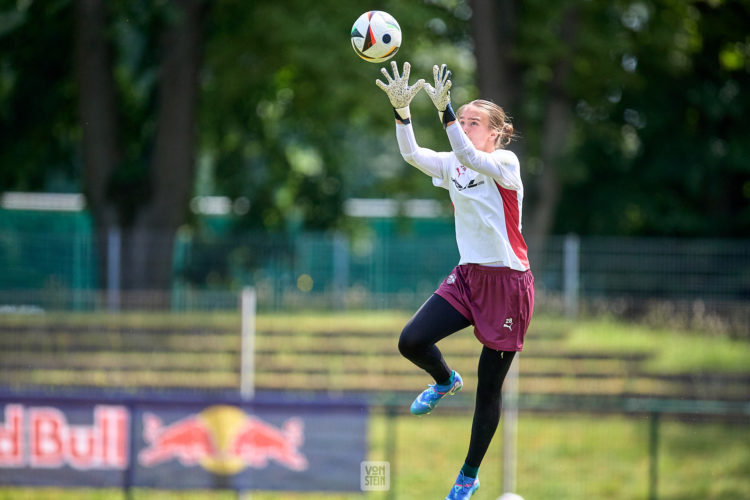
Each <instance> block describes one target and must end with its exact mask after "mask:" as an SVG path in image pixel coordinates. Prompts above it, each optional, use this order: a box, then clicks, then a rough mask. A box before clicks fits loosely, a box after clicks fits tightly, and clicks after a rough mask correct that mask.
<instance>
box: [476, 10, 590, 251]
mask: <svg viewBox="0 0 750 500" xmlns="http://www.w3.org/2000/svg"><path fill="white" fill-rule="evenodd" d="M522 4H523V2H522V1H521V0H498V1H495V0H471V7H472V10H473V15H472V21H471V28H472V36H473V39H474V47H475V48H474V52H475V54H476V58H477V79H478V83H479V90H480V94H481V95H482V97H483V98H486V99H491V100H493V101H495V102H496V103H497V104H499V105H500V106H502V107H503V108H504V109H505V110H506V112H507V113H508V114H509V115H510V116H511V117H512V118H513V120H512V121H513V125H514V128H515V129H516V131H517V132H519V133H520V134H521V137H523V133H524V130H525V126H526V125H527V124H525V123H524V121H523V116H522V115H521V114H520V113H521V109H522V102H523V100H524V96H523V76H524V71H525V70H526V67H525V66H524V65H523V64H521V63H520V62H519V61H517V60H516V59H514V58H513V55H512V54H513V52H514V50H515V47H516V45H517V36H518V26H519V25H520V23H521V22H522V19H521V17H522V16H521V14H522V11H521V9H522ZM576 20H577V14H576V12H575V10H574V9H570V10H568V11H567V12H566V14H565V15H564V16H563V19H562V20H561V34H560V38H561V43H563V44H566V45H568V46H569V45H571V44H572V43H573V39H574V37H575V34H576V32H577V29H578V26H577V22H576ZM570 64H571V61H570V59H568V58H562V59H560V60H558V61H556V62H555V64H554V67H553V78H552V81H551V82H550V86H549V91H548V93H547V95H548V96H549V99H548V101H547V103H546V110H545V118H544V121H543V123H542V125H541V126H542V127H543V130H542V131H541V134H540V135H541V137H542V144H541V151H540V152H539V155H540V159H541V161H542V165H543V171H542V172H541V173H540V174H539V175H538V176H536V178H530V177H529V176H528V175H524V180H525V181H526V184H527V186H526V193H527V198H526V201H527V203H526V204H525V206H524V220H523V225H524V236H525V238H526V239H527V240H528V242H529V253H530V256H531V260H532V261H536V260H537V259H536V256H538V255H540V254H541V253H542V252H543V248H544V244H545V240H546V236H547V235H548V234H549V232H550V231H551V228H552V224H553V222H554V217H555V211H556V210H557V203H558V201H559V199H560V191H561V185H560V177H559V175H558V171H557V167H556V162H557V160H558V158H559V156H560V154H561V153H562V152H563V149H564V147H565V144H566V141H567V139H568V137H569V129H570V123H571V114H570V113H571V112H570V110H571V103H570V99H569V98H568V96H567V95H566V93H565V89H564V86H565V83H566V81H567V79H568V76H569V74H570ZM516 113H517V114H516ZM529 126H530V125H529ZM527 148H528V145H526V144H525V143H524V141H523V140H521V141H519V142H516V143H512V144H511V146H510V149H512V150H513V151H514V152H515V153H516V154H517V155H518V157H519V159H520V160H521V169H522V175H523V166H524V164H525V163H524V161H525V159H526V158H525V157H526V153H527ZM529 195H531V196H529Z"/></svg>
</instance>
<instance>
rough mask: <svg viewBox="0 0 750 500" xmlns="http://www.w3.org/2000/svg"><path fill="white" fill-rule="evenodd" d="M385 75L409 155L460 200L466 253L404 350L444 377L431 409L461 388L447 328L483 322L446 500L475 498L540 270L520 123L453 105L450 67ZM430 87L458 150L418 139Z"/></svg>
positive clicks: (424, 402) (480, 106)
mask: <svg viewBox="0 0 750 500" xmlns="http://www.w3.org/2000/svg"><path fill="white" fill-rule="evenodd" d="M391 67H392V70H393V76H391V75H390V74H389V73H388V71H387V70H386V69H385V68H383V69H382V73H383V75H384V76H385V80H386V81H385V82H382V81H380V80H376V82H375V83H376V84H377V86H378V87H379V88H381V89H382V90H383V91H384V92H385V93H386V94H387V96H388V99H389V100H390V103H391V105H392V106H393V108H394V112H395V115H396V138H397V140H398V147H399V150H400V152H401V156H402V157H403V158H404V160H405V161H406V162H407V163H409V164H410V165H412V166H414V167H416V168H417V169H419V170H420V171H422V172H423V173H425V174H427V175H428V176H430V177H431V178H432V183H433V185H435V186H436V187H441V188H444V189H446V190H448V193H449V194H450V198H451V202H452V203H453V207H454V218H455V228H456V242H457V244H458V250H459V255H460V260H459V262H458V265H457V266H456V267H455V268H453V270H452V271H451V272H450V273H449V274H448V276H447V277H446V278H445V280H444V281H443V282H442V284H441V285H440V286H439V287H438V289H437V290H436V291H435V293H434V294H433V295H432V296H431V297H430V298H429V299H427V301H426V302H425V303H424V304H423V305H422V306H421V307H420V308H419V310H418V311H417V312H416V313H415V314H414V316H413V317H412V318H411V319H410V320H409V322H408V323H407V324H406V326H405V327H404V329H403V331H402V332H401V337H400V339H399V343H398V347H399V351H400V352H401V354H402V355H403V356H404V357H406V358H407V359H409V360H410V361H411V362H412V363H414V364H415V365H417V366H419V367H420V368H422V369H424V370H425V371H426V372H427V373H428V374H429V375H430V376H432V378H433V379H434V380H435V383H434V384H430V385H429V386H428V388H427V389H426V390H425V391H424V392H422V393H421V394H420V395H419V396H418V397H417V398H416V399H415V400H414V402H413V403H412V405H411V412H412V413H413V414H415V415H424V414H426V413H429V412H430V411H432V410H433V408H435V406H436V405H437V404H438V402H440V400H441V399H442V398H444V397H445V396H447V395H452V394H455V393H456V392H458V391H459V390H460V389H461V387H462V385H463V382H462V380H461V376H460V375H459V374H458V373H457V372H456V371H455V370H452V369H451V368H450V367H449V365H448V364H447V362H446V361H445V359H443V356H442V354H441V352H440V350H439V349H438V348H437V346H436V345H435V344H436V343H437V342H438V341H440V340H442V339H444V338H445V337H447V336H448V335H451V334H452V333H455V332H457V331H459V330H462V329H464V328H466V327H468V326H469V325H474V335H475V336H476V338H477V339H478V340H479V342H481V343H482V352H481V354H480V355H479V362H478V381H477V391H476V405H475V408H474V419H473V423H472V428H471V439H470V441H469V449H468V453H467V455H466V459H465V461H464V464H463V467H462V468H461V471H460V472H459V474H458V478H457V480H456V483H455V485H454V487H453V489H452V490H451V492H450V494H449V495H448V496H447V497H446V500H458V499H466V498H469V497H470V496H471V495H473V494H474V492H475V491H476V490H477V488H479V479H478V471H479V466H480V464H481V462H482V459H483V458H484V455H485V453H486V452H487V449H488V447H489V445H490V442H491V440H492V437H493V436H494V434H495V431H496V429H497V426H498V424H499V422H500V411H501V405H502V386H503V381H504V379H505V376H506V374H507V373H508V369H509V368H510V365H511V362H512V361H513V357H514V356H515V353H516V352H518V351H520V350H521V349H522V348H523V341H524V336H525V334H526V329H527V328H528V325H529V321H530V320H531V315H532V311H533V308H534V277H533V275H532V274H531V270H530V267H529V261H528V258H527V248H526V243H525V241H524V239H523V236H522V235H521V212H522V203H523V184H522V182H521V172H520V165H519V162H518V158H517V157H516V155H515V154H514V153H512V152H511V151H508V150H505V149H503V148H504V147H505V146H506V145H507V144H508V143H509V142H510V140H511V139H512V138H513V125H511V124H510V123H509V122H508V121H507V120H506V116H505V112H504V111H503V109H502V108H500V107H499V106H497V105H496V104H494V103H492V102H490V101H485V100H475V101H472V102H470V103H468V104H465V105H463V106H461V107H460V108H459V109H458V114H457V115H456V113H454V111H453V108H452V107H451V101H450V88H451V84H452V83H451V80H450V77H451V73H450V71H448V69H447V68H446V66H445V65H444V64H443V65H442V66H441V67H440V68H438V67H437V66H435V67H434V68H433V77H434V86H432V85H430V84H429V83H425V81H424V80H418V81H417V82H415V84H414V85H412V86H410V85H409V73H410V65H409V63H408V62H406V63H404V66H403V71H402V74H401V75H399V74H398V66H397V65H396V63H395V62H392V63H391ZM422 88H424V89H425V91H426V92H427V94H428V95H429V97H430V99H431V100H432V102H433V104H434V105H435V107H436V108H437V110H438V116H439V117H440V121H441V122H442V124H443V127H444V128H445V131H446V133H447V135H448V140H449V142H450V145H451V151H448V152H435V151H432V150H430V149H426V148H422V147H419V146H418V145H417V141H416V139H415V136H414V130H413V128H412V124H411V115H410V111H409V104H410V103H411V101H412V99H413V98H414V96H415V95H416V94H417V93H418V92H419V91H420V90H421V89H422Z"/></svg>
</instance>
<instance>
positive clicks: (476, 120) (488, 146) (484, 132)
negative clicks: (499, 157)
mask: <svg viewBox="0 0 750 500" xmlns="http://www.w3.org/2000/svg"><path fill="white" fill-rule="evenodd" d="M458 123H460V124H461V128H462V129H464V133H465V134H466V136H467V137H468V138H469V140H470V141H471V143H472V144H473V145H474V147H475V148H477V149H478V150H480V151H486V152H488V153H491V152H493V151H494V150H495V138H496V137H497V131H496V130H493V129H491V128H490V118H489V116H487V113H485V112H484V111H483V110H481V109H479V108H478V107H476V106H473V105H471V104H469V105H468V106H466V107H465V108H464V110H463V112H462V113H461V116H460V117H459V118H458Z"/></svg>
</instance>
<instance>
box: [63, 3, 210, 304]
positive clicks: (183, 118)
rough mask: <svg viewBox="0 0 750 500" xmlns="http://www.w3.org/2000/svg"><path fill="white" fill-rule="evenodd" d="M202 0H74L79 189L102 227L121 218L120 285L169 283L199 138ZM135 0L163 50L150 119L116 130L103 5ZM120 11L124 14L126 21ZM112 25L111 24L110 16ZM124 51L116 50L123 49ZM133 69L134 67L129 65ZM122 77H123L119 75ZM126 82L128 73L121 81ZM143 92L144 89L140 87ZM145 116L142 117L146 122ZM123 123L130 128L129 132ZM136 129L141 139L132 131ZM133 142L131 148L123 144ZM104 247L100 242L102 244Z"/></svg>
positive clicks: (103, 229) (117, 224)
mask: <svg viewBox="0 0 750 500" xmlns="http://www.w3.org/2000/svg"><path fill="white" fill-rule="evenodd" d="M206 5H207V4H206V3H204V2H201V1H200V0H174V1H171V2H168V3H165V4H163V6H158V5H157V6H156V7H153V8H151V9H153V10H144V9H149V8H148V7H144V5H143V4H137V3H136V4H134V5H133V4H131V5H127V4H126V5H119V6H118V5H114V4H111V5H110V7H111V8H112V9H114V10H115V11H114V12H108V10H107V8H106V5H105V3H103V2H102V1H101V0H77V1H76V28H77V29H76V32H77V38H76V49H77V50H76V67H77V69H78V71H77V73H78V85H79V106H80V114H81V122H82V126H83V136H82V145H83V163H84V165H85V170H84V171H85V175H84V190H85V193H86V195H87V200H88V202H89V204H90V207H91V211H92V214H93V215H94V219H95V222H96V225H97V228H98V229H99V231H100V241H103V238H102V237H101V236H102V234H101V233H106V232H107V231H109V230H111V229H112V228H115V227H118V228H122V229H123V232H122V235H123V238H122V269H123V271H124V272H123V273H122V276H121V278H120V283H121V285H122V287H123V288H125V289H168V288H169V286H170V283H171V276H172V252H173V241H174V235H175V233H176V231H177V228H178V227H180V226H181V225H182V224H184V223H185V221H186V220H187V204H188V200H189V197H190V196H191V195H192V188H193V170H194V165H195V161H194V155H195V150H196V142H197V135H196V134H197V131H196V118H195V114H196V112H195V109H196V103H197V94H198V69H199V65H200V46H201V41H202V40H201V35H202V19H203V17H204V15H205V12H204V8H205V7H206ZM118 7H119V8H120V9H122V10H123V11H124V13H127V12H128V11H127V10H126V9H135V12H133V13H134V14H138V13H139V12H138V10H137V9H141V10H140V14H141V15H142V16H143V18H145V19H147V20H148V19H150V18H151V16H161V18H160V19H158V21H160V22H159V26H158V27H159V29H158V31H157V32H156V33H155V36H157V37H158V50H159V53H160V54H161V60H160V63H159V66H158V73H157V78H156V80H157V81H158V83H156V84H155V85H154V86H153V87H152V88H151V89H149V93H151V92H156V93H157V95H158V97H157V100H156V103H157V104H156V105H155V110H154V115H153V118H151V117H149V118H150V119H151V120H153V129H152V130H150V132H151V134H150V135H149V136H146V137H142V136H140V134H141V132H140V131H139V130H138V128H137V127H136V128H135V129H134V130H129V131H125V132H122V131H121V130H122V127H121V126H120V123H119V122H120V112H121V102H120V100H118V97H119V96H118V95H117V89H116V85H115V61H114V59H113V57H112V55H111V54H112V47H111V43H112V40H111V38H110V37H109V36H108V33H109V29H110V26H111V25H112V24H111V23H110V22H108V14H109V15H112V14H121V13H123V12H122V11H121V12H117V10H116V9H117V8H118ZM127 20H128V18H127V17H125V22H128V21H127ZM115 26H117V25H116V24H115ZM121 57H122V54H121ZM137 76H140V75H137ZM122 78H123V79H126V78H127V77H124V76H123V77H122ZM125 83H127V82H125ZM146 98H147V99H146V100H147V101H148V100H150V99H151V96H150V95H148V94H147V95H146ZM148 124H149V122H148V120H146V121H144V123H143V124H142V126H148ZM128 132H129V133H128ZM139 139H141V140H140V141H139ZM133 149H135V151H136V154H133V153H131V152H129V151H128V150H131V151H132V150H133ZM101 253H102V255H105V253H104V252H101Z"/></svg>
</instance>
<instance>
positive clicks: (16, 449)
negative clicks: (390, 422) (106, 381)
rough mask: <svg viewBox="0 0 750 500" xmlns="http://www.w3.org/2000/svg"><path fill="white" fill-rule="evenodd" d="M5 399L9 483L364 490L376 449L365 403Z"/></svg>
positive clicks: (2, 443)
mask: <svg viewBox="0 0 750 500" xmlns="http://www.w3.org/2000/svg"><path fill="white" fill-rule="evenodd" d="M0 405H1V406H0V484H6V485H44V486H52V485H55V486H93V487H124V488H129V487H146V488H156V489H234V490H293V491H359V490H360V463H361V462H362V461H363V460H365V459H366V454H367V449H366V448H367V446H366V436H367V429H366V426H367V415H368V412H367V408H366V406H365V405H364V404H361V403H342V402H340V401H338V402H335V401H334V402H332V401H331V400H317V401H315V400H305V401H304V403H299V402H298V403H294V402H289V401H286V402H281V401H280V400H276V401H270V400H266V401H260V400H258V401H252V402H242V401H217V402H212V403H210V404H207V403H201V402H197V401H185V400H174V399H173V400H159V401H157V400H154V401H145V400H142V401H132V400H131V401H126V402H123V403H122V404H117V402H116V401H112V400H107V401H87V400H81V399H78V400H66V399H47V398H17V399H15V400H12V401H3V400H2V399H0ZM332 471H335V474H333V473H332Z"/></svg>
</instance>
